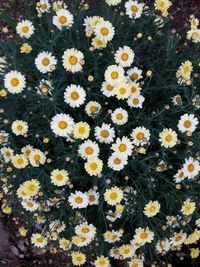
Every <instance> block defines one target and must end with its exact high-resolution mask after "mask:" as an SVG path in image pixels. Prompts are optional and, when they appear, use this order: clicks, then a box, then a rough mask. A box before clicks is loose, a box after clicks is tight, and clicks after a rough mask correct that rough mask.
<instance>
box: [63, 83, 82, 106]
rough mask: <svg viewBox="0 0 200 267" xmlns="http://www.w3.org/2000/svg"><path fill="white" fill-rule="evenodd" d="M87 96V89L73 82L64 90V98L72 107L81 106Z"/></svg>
mask: <svg viewBox="0 0 200 267" xmlns="http://www.w3.org/2000/svg"><path fill="white" fill-rule="evenodd" d="M85 98H86V93H85V90H84V89H83V88H82V87H81V86H80V85H75V84H71V85H69V86H67V88H66V89H65V92H64V99H65V102H66V103H67V104H69V105H70V107H72V108H76V107H80V106H81V105H82V104H83V103H84V101H85Z"/></svg>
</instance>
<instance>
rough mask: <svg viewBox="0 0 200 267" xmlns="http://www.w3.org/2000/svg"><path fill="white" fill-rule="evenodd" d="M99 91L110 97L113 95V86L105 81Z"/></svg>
mask: <svg viewBox="0 0 200 267" xmlns="http://www.w3.org/2000/svg"><path fill="white" fill-rule="evenodd" d="M101 91H102V93H103V94H104V95H105V96H107V97H111V96H114V95H115V90H114V86H112V85H111V84H109V83H107V82H103V83H102V87H101Z"/></svg>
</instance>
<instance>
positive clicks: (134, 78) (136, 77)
mask: <svg viewBox="0 0 200 267" xmlns="http://www.w3.org/2000/svg"><path fill="white" fill-rule="evenodd" d="M138 78H139V76H138V74H137V73H135V72H134V73H132V74H131V80H132V81H136V80H137V79H138Z"/></svg>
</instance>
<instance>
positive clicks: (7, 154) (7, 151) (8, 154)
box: [0, 147, 14, 163]
mask: <svg viewBox="0 0 200 267" xmlns="http://www.w3.org/2000/svg"><path fill="white" fill-rule="evenodd" d="M0 152H1V155H2V156H3V158H4V160H5V162H6V163H7V162H10V161H11V158H12V157H13V155H14V150H13V149H11V148H10V147H2V148H1V149H0Z"/></svg>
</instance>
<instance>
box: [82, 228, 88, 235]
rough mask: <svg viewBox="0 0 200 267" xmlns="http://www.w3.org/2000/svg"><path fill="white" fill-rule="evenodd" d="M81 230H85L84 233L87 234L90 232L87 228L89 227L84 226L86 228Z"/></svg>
mask: <svg viewBox="0 0 200 267" xmlns="http://www.w3.org/2000/svg"><path fill="white" fill-rule="evenodd" d="M81 232H83V233H84V234H87V233H89V232H90V229H89V228H87V227H84V228H82V229H81Z"/></svg>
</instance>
